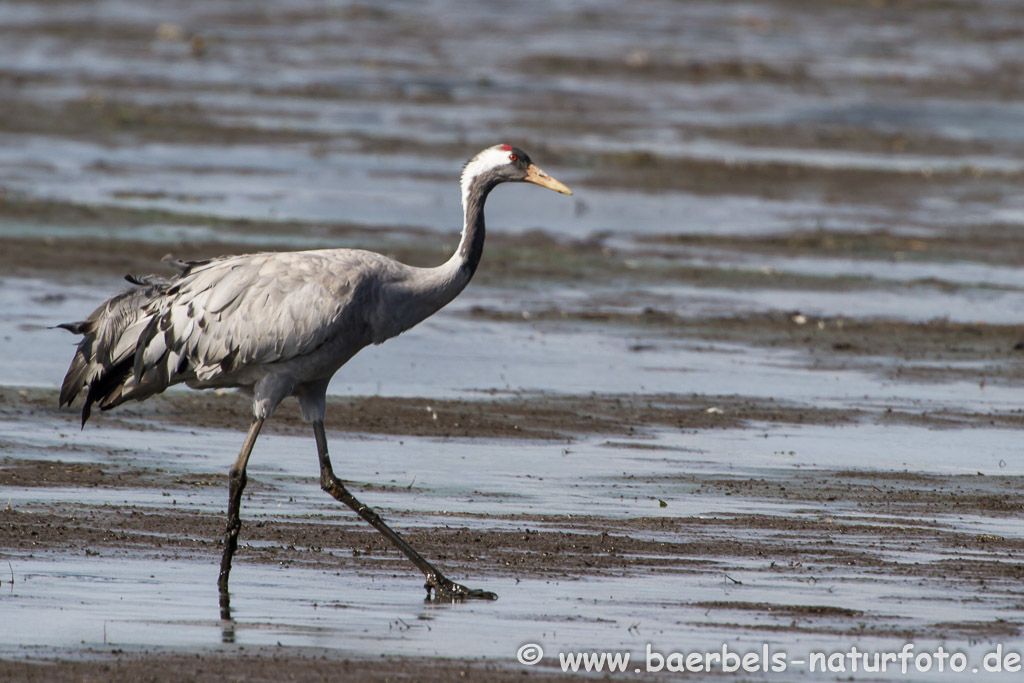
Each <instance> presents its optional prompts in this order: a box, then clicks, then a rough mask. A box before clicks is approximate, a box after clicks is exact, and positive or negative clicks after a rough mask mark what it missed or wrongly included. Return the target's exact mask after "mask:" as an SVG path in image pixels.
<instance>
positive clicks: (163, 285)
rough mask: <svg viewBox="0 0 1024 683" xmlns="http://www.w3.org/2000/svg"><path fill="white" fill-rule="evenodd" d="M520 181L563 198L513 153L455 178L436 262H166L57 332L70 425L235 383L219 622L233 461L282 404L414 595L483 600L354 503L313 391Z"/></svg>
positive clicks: (406, 320) (244, 455)
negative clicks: (446, 233) (174, 389)
mask: <svg viewBox="0 0 1024 683" xmlns="http://www.w3.org/2000/svg"><path fill="white" fill-rule="evenodd" d="M506 182H528V183H533V184H535V185H539V186H541V187H545V188H548V189H551V190H554V191H556V192H560V193H563V194H572V191H571V190H570V189H569V188H568V187H566V186H565V185H563V184H562V183H560V182H559V181H558V180H555V179H554V178H553V177H551V176H550V175H548V174H547V173H545V172H544V171H542V170H541V169H540V168H538V167H537V166H536V165H535V164H534V163H533V162H532V161H531V160H530V157H529V156H528V155H527V154H526V152H524V151H523V150H521V149H519V148H518V147H513V146H511V145H506V144H502V145H494V146H492V147H488V148H487V149H485V150H483V151H481V152H480V153H479V154H477V155H476V156H474V157H473V158H472V159H470V160H469V161H468V162H467V163H466V165H465V167H464V168H463V171H462V176H461V183H460V184H461V188H462V209H463V228H462V235H461V238H460V240H459V245H458V248H457V249H456V251H455V254H453V255H452V257H451V258H450V259H448V260H447V261H446V262H445V263H443V264H442V265H440V266H437V267H433V268H417V267H413V266H408V265H405V264H403V263H399V262H398V261H395V260H393V259H391V258H388V257H387V256H384V255H382V254H378V253H375V252H371V251H363V250H358V249H321V250H313V251H290V252H265V253H256V254H247V255H242V256H221V257H218V258H212V259H208V260H204V261H178V260H171V261H170V262H171V263H172V265H174V266H176V267H177V268H178V269H179V270H180V273H178V274H176V275H175V276H173V277H160V276H154V275H150V276H145V277H139V276H132V275H129V276H126V279H127V280H128V281H129V282H130V283H131V285H132V286H131V287H130V288H129V289H128V290H127V291H124V292H122V293H120V294H118V295H116V296H113V297H111V298H110V299H108V300H107V301H105V302H104V303H103V304H101V305H100V306H99V307H98V308H97V309H96V310H95V311H93V312H92V313H91V314H90V315H89V317H88V318H86V319H85V320H84V321H80V322H73V323H65V324H63V325H60V327H63V328H64V329H67V330H69V331H71V332H73V333H75V334H78V335H81V336H82V339H81V341H80V342H79V344H78V348H77V350H76V352H75V356H74V359H73V360H72V361H71V366H70V367H69V368H68V371H67V375H66V376H65V378H64V382H63V384H62V386H61V390H60V406H61V407H64V406H68V405H71V403H72V401H74V400H75V397H76V396H78V394H79V393H80V392H81V391H82V390H83V389H85V390H86V395H85V402H84V405H83V407H82V427H83V428H84V426H85V423H86V421H87V420H88V419H89V415H90V411H91V408H92V406H93V405H94V404H97V405H98V406H99V408H100V409H101V410H109V409H111V408H114V407H115V406H118V405H120V404H122V403H124V402H125V401H128V400H139V401H141V400H143V399H145V398H148V397H149V396H153V395H154V394H158V393H160V392H162V391H164V390H165V389H166V388H167V387H169V386H171V385H174V384H179V383H182V382H184V383H185V384H186V385H187V386H189V387H191V388H194V389H209V388H225V387H232V388H237V389H239V390H240V391H242V392H244V393H245V394H246V395H248V396H249V397H251V400H252V413H253V419H252V423H251V424H250V426H249V431H248V433H247V434H246V437H245V441H244V442H243V444H242V448H241V451H240V452H239V454H238V457H237V458H236V460H235V462H234V464H233V465H232V466H231V469H230V471H229V476H228V489H229V491H228V510H227V517H228V519H227V527H226V530H225V533H224V550H223V555H222V557H221V563H220V574H219V576H218V579H217V585H218V589H219V596H220V608H221V617H222V618H223V619H226V620H230V618H231V616H230V614H231V612H230V594H229V592H228V578H229V575H230V573H231V561H232V558H233V556H234V553H235V550H236V548H237V546H238V535H239V531H240V530H241V526H242V523H241V517H240V507H241V501H242V492H243V490H244V489H245V484H246V474H245V470H246V466H247V465H248V462H249V456H250V454H251V453H252V449H253V445H254V444H255V443H256V439H257V437H258V436H259V433H260V429H261V428H262V427H263V424H264V422H265V421H266V420H267V419H269V418H270V416H271V415H272V414H273V413H274V410H275V409H276V408H277V407H278V405H279V404H280V403H281V402H282V401H283V400H284V399H285V398H287V397H289V396H294V397H295V398H296V399H297V400H298V403H299V407H300V409H301V412H302V418H303V420H304V421H305V422H308V423H311V424H312V426H313V436H314V438H315V440H316V447H317V454H318V457H319V460H320V487H321V488H322V489H323V490H324V491H326V492H327V493H329V494H330V495H331V496H333V497H334V498H335V499H336V500H338V501H340V502H342V503H344V504H346V505H347V506H349V507H350V508H352V510H354V511H355V512H356V513H357V514H358V515H359V516H360V517H361V518H363V519H364V520H365V521H366V522H368V523H369V524H370V525H372V526H373V527H374V528H375V529H376V530H377V531H379V532H380V533H381V534H383V535H384V536H385V537H387V539H388V540H389V541H391V543H393V544H394V545H395V546H396V547H397V548H398V549H399V550H400V551H401V552H402V553H404V554H405V556H406V557H408V558H409V560H411V561H412V563H413V564H414V565H416V567H417V568H418V569H419V570H420V571H422V572H423V574H424V576H425V577H426V584H425V588H426V590H427V599H428V600H430V599H433V600H435V601H461V600H465V599H484V600H494V599H496V598H497V596H496V595H495V594H494V593H492V592H490V591H484V590H477V589H469V588H466V587H465V586H463V585H461V584H458V583H455V582H453V581H451V580H449V579H448V578H447V577H445V576H444V574H442V573H441V571H440V570H438V569H437V568H436V567H435V566H434V565H433V564H431V563H430V562H429V561H427V560H426V559H425V558H424V557H423V556H422V555H420V554H419V553H418V552H417V551H416V550H415V549H414V548H413V547H412V546H411V545H409V543H407V542H406V541H405V539H403V538H402V537H401V536H400V535H399V534H398V533H396V532H395V531H394V530H392V529H391V527H389V526H388V525H387V524H386V523H385V522H384V521H383V520H382V519H381V518H380V516H379V515H378V514H377V513H376V512H374V511H373V510H372V509H371V508H369V507H367V506H366V505H363V504H362V503H361V502H359V501H358V500H357V499H356V498H355V496H353V495H352V494H351V493H350V492H349V490H348V489H347V488H346V487H345V485H344V484H343V483H342V481H341V480H340V479H339V478H338V477H337V476H335V474H334V470H333V468H332V466H331V459H330V456H329V455H328V449H327V437H326V436H325V434H324V415H325V412H326V402H327V385H328V383H329V382H330V380H331V377H332V376H333V375H334V373H335V372H337V371H338V369H339V368H340V367H341V366H342V365H344V364H345V363H346V362H347V361H348V360H349V359H350V358H352V356H354V355H355V354H356V353H357V352H358V351H359V350H360V349H362V348H363V347H365V346H368V345H369V344H380V343H382V342H384V341H385V340H387V339H390V338H391V337H394V336H396V335H398V334H401V333H402V332H404V331H406V330H408V329H409V328H411V327H413V326H414V325H416V324H418V323H420V322H422V321H423V320H425V319H426V318H428V317H430V316H431V315H433V314H434V313H436V312H437V311H438V310H440V309H441V308H442V307H444V306H445V305H446V304H448V303H449V302H450V301H452V299H454V298H455V297H456V296H457V295H458V294H459V293H460V292H461V291H462V290H463V289H464V288H465V287H466V285H467V284H469V281H470V279H471V278H472V277H473V274H474V272H476V269H477V266H478V265H479V263H480V258H481V256H482V254H483V246H484V232H485V229H484V202H485V201H486V199H487V196H488V194H489V193H490V192H491V190H493V189H494V188H495V187H496V186H498V185H499V184H501V183H506Z"/></svg>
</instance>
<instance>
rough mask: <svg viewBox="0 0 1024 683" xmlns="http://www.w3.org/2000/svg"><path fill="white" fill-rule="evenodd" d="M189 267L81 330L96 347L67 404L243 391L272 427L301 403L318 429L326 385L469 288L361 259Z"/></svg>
mask: <svg viewBox="0 0 1024 683" xmlns="http://www.w3.org/2000/svg"><path fill="white" fill-rule="evenodd" d="M181 266H182V273H181V274H180V275H178V276H177V277H175V278H168V279H163V278H157V277H152V276H151V277H148V278H143V279H139V282H140V283H141V284H140V285H139V286H138V287H137V288H135V289H133V290H129V291H128V292H125V293H124V294H122V295H120V296H118V297H115V298H113V299H111V300H110V301H109V302H107V303H105V304H104V305H103V306H101V307H100V308H99V309H97V311H96V313H94V314H93V316H90V319H89V320H88V321H85V322H84V323H75V324H74V325H77V326H78V328H79V330H76V331H81V332H87V331H88V332H92V333H93V334H92V339H93V340H94V341H93V343H92V344H90V345H87V346H85V348H82V349H80V352H79V354H77V355H76V358H75V361H74V365H73V366H72V369H71V371H69V373H68V376H67V379H66V381H65V384H64V387H63V388H62V395H61V402H62V403H65V404H67V403H70V402H71V400H73V398H74V393H76V392H77V390H78V389H79V388H81V387H82V386H83V385H88V386H90V392H91V393H90V395H89V396H87V398H86V403H87V405H86V410H85V411H84V415H83V416H84V417H85V418H88V414H89V411H88V407H89V406H90V405H91V403H92V401H91V400H90V399H94V400H95V401H97V402H98V403H99V406H100V408H102V409H104V410H106V409H109V408H113V407H115V406H117V405H120V404H121V403H123V402H125V401H128V400H131V399H135V400H142V399H144V398H147V397H149V396H152V395H153V394H157V393H159V392H161V391H163V390H164V389H166V388H167V387H168V386H170V385H172V384H178V383H180V382H184V383H186V384H188V386H190V387H192V388H196V389H206V388H218V387H238V388H240V389H243V390H244V391H246V392H248V393H251V394H252V396H253V415H254V416H256V417H261V418H268V417H270V416H271V415H272V414H273V412H274V409H275V408H277V406H278V404H279V403H280V402H281V401H282V400H284V399H285V398H286V397H288V396H291V395H295V396H296V397H297V398H298V399H299V402H300V404H301V406H302V411H303V415H304V417H305V418H306V419H307V420H308V421H310V422H311V421H313V420H314V419H316V418H319V419H323V418H324V406H323V400H322V399H323V394H324V392H325V391H326V385H324V386H322V387H321V386H320V385H321V384H322V383H323V382H324V381H329V380H330V378H331V377H332V376H333V375H334V373H335V372H336V371H337V370H338V368H340V367H341V366H342V365H344V364H345V363H346V362H347V361H348V360H349V359H350V358H351V357H352V356H353V355H354V354H355V353H356V352H358V351H359V350H360V349H362V348H363V347H364V346H367V345H368V344H371V343H372V344H379V343H381V342H383V341H385V340H387V339H390V338H391V337H394V336H396V335H398V334H400V333H402V332H404V331H405V330H407V329H409V328H411V327H413V326H414V325H416V324H418V323H420V322H422V321H423V320H425V319H426V318H428V317H429V316H431V315H433V314H434V313H435V312H437V311H438V310H440V309H441V307H443V306H444V305H445V304H447V303H448V302H449V301H451V300H452V299H453V298H455V296H456V295H457V294H458V293H459V292H460V291H462V289H463V288H464V287H465V286H466V284H468V282H469V277H468V275H467V274H466V273H465V272H464V271H462V270H461V269H460V268H459V267H458V265H457V264H455V263H453V262H449V264H446V265H445V266H442V267H440V268H414V267H412V266H407V265H405V264H402V263H399V262H397V261H395V260H393V259H390V258H388V257H386V256H382V255H381V254H377V253H374V252H369V251H361V250H356V249H324V250H317V251H299V252H276V253H261V254H248V255H244V256H227V257H222V258H217V259H213V260H210V261H204V262H195V263H182V264H181ZM88 338H89V337H88V336H87V339H88ZM106 340H110V341H109V342H107V341H106ZM114 340H116V342H114ZM100 349H104V351H102V352H98V351H99V350H100ZM106 349H109V351H105V350H106ZM101 378H102V379H106V381H105V382H104V381H100V382H98V383H96V384H95V387H96V389H95V391H93V389H92V387H93V386H94V384H93V382H94V381H95V380H97V379H101ZM115 381H116V383H115ZM321 389H322V390H323V391H321Z"/></svg>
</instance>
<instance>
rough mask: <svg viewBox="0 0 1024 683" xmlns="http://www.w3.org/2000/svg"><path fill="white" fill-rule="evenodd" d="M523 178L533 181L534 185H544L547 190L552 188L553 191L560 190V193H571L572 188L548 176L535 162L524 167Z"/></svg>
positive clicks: (529, 181)
mask: <svg viewBox="0 0 1024 683" xmlns="http://www.w3.org/2000/svg"><path fill="white" fill-rule="evenodd" d="M523 180H525V181H526V182H528V183H533V184H534V185H540V186H541V187H546V188H548V189H549V190H554V191H555V192H561V193H562V194H572V190H570V189H569V188H568V187H566V186H565V185H563V184H562V183H560V182H558V181H557V180H555V179H554V178H552V177H551V176H549V175H548V174H547V173H545V172H544V171H542V170H540V169H539V168H538V167H537V165H536V164H530V165H529V166H527V167H526V177H525V178H523Z"/></svg>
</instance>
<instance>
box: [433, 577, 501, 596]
mask: <svg viewBox="0 0 1024 683" xmlns="http://www.w3.org/2000/svg"><path fill="white" fill-rule="evenodd" d="M424 588H426V589H427V601H428V602H463V601H464V600H497V599H498V594H497V593H492V592H491V591H484V590H479V589H477V588H466V587H465V586H463V585H462V584H459V583H455V582H454V581H450V580H448V579H446V578H444V577H443V576H438V577H431V578H428V579H427V583H426V584H424Z"/></svg>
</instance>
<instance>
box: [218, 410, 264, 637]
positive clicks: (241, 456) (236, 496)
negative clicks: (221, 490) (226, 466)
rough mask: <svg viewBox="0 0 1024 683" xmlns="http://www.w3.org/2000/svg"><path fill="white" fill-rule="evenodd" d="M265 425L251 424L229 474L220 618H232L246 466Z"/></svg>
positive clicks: (220, 583)
mask: <svg viewBox="0 0 1024 683" xmlns="http://www.w3.org/2000/svg"><path fill="white" fill-rule="evenodd" d="M262 426H263V418H260V417H258V418H255V419H253V421H252V425H250V426H249V433H248V434H247V435H246V437H245V443H244V444H242V450H241V451H239V453H238V459H237V460H235V464H234V465H232V466H231V472H230V473H229V474H228V486H229V493H228V528H227V530H226V531H225V532H224V555H223V556H221V558H220V577H218V579H217V587H218V588H219V589H220V618H221V619H224V620H229V619H231V596H230V595H229V594H228V575H229V574H230V573H231V558H232V556H234V554H235V549H236V548H237V547H238V532H239V530H240V529H241V528H242V519H241V517H239V514H238V512H239V508H240V507H241V506H242V491H244V490H245V481H246V477H245V467H246V465H248V464H249V455H250V454H251V453H252V447H253V444H255V443H256V437H258V436H259V435H260V428H261V427H262Z"/></svg>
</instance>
